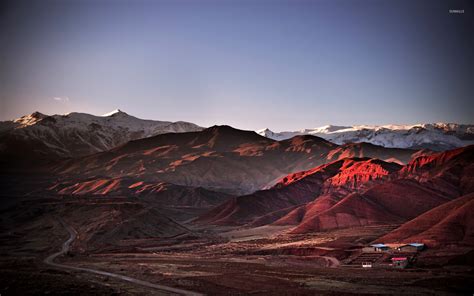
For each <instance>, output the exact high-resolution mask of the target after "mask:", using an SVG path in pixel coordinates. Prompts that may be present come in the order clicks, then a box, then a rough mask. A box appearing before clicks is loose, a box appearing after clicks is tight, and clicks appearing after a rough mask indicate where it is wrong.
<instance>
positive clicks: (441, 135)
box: [256, 123, 474, 151]
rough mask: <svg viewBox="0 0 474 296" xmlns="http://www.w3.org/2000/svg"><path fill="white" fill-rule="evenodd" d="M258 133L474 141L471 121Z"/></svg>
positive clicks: (450, 145) (426, 142) (395, 141)
mask: <svg viewBox="0 0 474 296" xmlns="http://www.w3.org/2000/svg"><path fill="white" fill-rule="evenodd" d="M256 132H257V133H258V134H260V135H262V136H264V137H267V138H271V139H274V140H284V139H288V138H291V137H294V136H296V135H313V136H318V137H321V138H323V139H326V140H328V141H331V142H333V143H335V144H338V145H342V144H346V143H359V142H367V143H371V144H375V145H379V146H384V147H388V148H410V149H423V148H426V149H431V150H436V151H443V150H449V149H454V148H458V147H463V146H467V145H471V144H474V125H472V124H457V123H427V124H415V125H381V126H377V125H354V126H334V125H326V126H322V127H318V128H313V129H303V130H299V131H287V132H279V133H277V132H273V131H271V130H269V129H268V128H267V129H262V130H258V131H256Z"/></svg>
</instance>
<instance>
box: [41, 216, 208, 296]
mask: <svg viewBox="0 0 474 296" xmlns="http://www.w3.org/2000/svg"><path fill="white" fill-rule="evenodd" d="M59 221H60V222H61V224H62V225H63V226H64V228H66V230H67V231H68V232H69V238H68V240H67V241H65V242H64V243H63V245H62V249H61V251H59V252H57V253H54V254H52V255H50V256H48V257H47V258H45V259H44V260H43V262H44V263H46V264H48V265H50V266H53V267H56V268H60V269H68V270H74V271H82V272H88V273H93V274H99V275H104V276H108V277H112V278H116V279H120V280H124V281H127V282H130V283H133V284H137V285H140V286H144V287H148V288H153V289H156V290H159V291H162V292H168V293H174V294H178V295H186V296H197V295H203V294H200V293H196V292H192V291H187V290H183V289H177V288H172V287H168V286H163V285H158V284H153V283H150V282H146V281H142V280H139V279H135V278H131V277H128V276H125V275H120V274H116V273H111V272H107V271H101V270H96V269H91V268H85V267H75V266H69V265H65V264H61V263H55V262H54V260H55V259H56V258H57V257H58V256H61V255H64V254H66V253H67V252H68V251H69V247H70V246H71V243H72V242H73V241H74V240H75V239H76V237H77V232H76V230H74V228H72V227H71V226H69V225H67V224H66V223H65V222H64V221H62V220H59Z"/></svg>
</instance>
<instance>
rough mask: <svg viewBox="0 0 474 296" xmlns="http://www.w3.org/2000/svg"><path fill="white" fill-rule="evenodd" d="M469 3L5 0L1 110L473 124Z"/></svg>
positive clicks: (257, 123) (248, 124)
mask: <svg viewBox="0 0 474 296" xmlns="http://www.w3.org/2000/svg"><path fill="white" fill-rule="evenodd" d="M469 2H470V1H395V0H394V1H383V0H374V1H370V0H367V1H355V0H354V1H337V0H336V1H298V0H294V1H276V0H275V1H270V0H269V1H230V0H221V1H199V0H189V1H180V0H173V1H171V0H170V1H151V0H150V1H132V0H130V1H106V0H98V1H73V0H70V1H47V0H46V1H12V2H8V3H7V2H4V4H2V6H1V8H0V120H7V119H12V118H16V117H19V116H21V115H24V114H27V113H31V112H33V111H36V110H38V111H40V112H43V113H46V114H54V113H60V114H62V113H67V112H72V111H78V112H87V113H92V114H103V113H106V112H109V111H111V110H113V109H116V108H120V109H122V110H124V111H126V112H128V113H129V114H131V115H135V116H137V117H141V118H150V119H158V120H173V121H175V120H186V121H191V122H195V123H197V124H200V125H203V126H210V125H214V124H229V125H232V126H235V127H238V128H243V129H259V128H264V127H269V128H271V129H273V130H277V131H279V130H293V129H300V128H310V127H316V126H320V125H325V124H338V125H350V124H388V123H417V122H438V121H449V122H464V123H473V120H472V119H473V118H474V111H473V110H474V108H473V106H474V104H473V101H474V15H473V13H474V11H473V5H472V4H470V3H469ZM449 9H464V13H463V14H452V13H449Z"/></svg>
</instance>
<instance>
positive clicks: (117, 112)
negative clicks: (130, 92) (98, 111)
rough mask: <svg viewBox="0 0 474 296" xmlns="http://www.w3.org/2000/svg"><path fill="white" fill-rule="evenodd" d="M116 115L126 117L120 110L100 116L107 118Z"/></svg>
mask: <svg viewBox="0 0 474 296" xmlns="http://www.w3.org/2000/svg"><path fill="white" fill-rule="evenodd" d="M117 114H123V115H128V114H127V113H125V112H123V111H122V110H120V109H115V110H113V111H111V112H108V113H105V114H103V115H102V116H104V117H108V116H114V115H117Z"/></svg>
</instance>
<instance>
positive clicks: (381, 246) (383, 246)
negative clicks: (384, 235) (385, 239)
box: [370, 244, 388, 248]
mask: <svg viewBox="0 0 474 296" xmlns="http://www.w3.org/2000/svg"><path fill="white" fill-rule="evenodd" d="M370 246H372V247H374V248H388V247H387V246H386V245H384V244H375V245H370Z"/></svg>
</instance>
